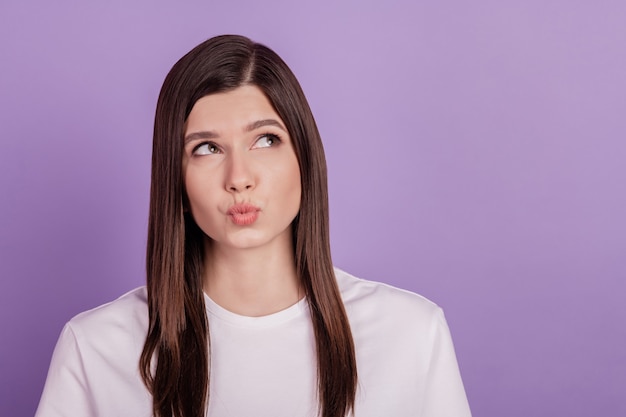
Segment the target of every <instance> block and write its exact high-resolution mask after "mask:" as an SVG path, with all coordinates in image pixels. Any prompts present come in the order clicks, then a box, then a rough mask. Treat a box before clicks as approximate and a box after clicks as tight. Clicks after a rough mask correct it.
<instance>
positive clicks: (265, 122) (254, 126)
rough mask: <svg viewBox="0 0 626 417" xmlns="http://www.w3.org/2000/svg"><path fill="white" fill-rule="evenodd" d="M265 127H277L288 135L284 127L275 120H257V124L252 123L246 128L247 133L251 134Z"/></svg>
mask: <svg viewBox="0 0 626 417" xmlns="http://www.w3.org/2000/svg"><path fill="white" fill-rule="evenodd" d="M263 126H276V127H277V128H279V129H280V130H282V131H283V132H285V133H287V130H286V129H285V128H284V127H283V125H282V124H281V123H280V122H279V121H278V120H274V119H264V120H257V121H256V122H252V123H250V124H248V125H247V126H246V132H251V131H253V130H255V129H258V128H260V127H263Z"/></svg>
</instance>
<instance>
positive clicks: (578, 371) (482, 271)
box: [0, 0, 626, 417]
mask: <svg viewBox="0 0 626 417" xmlns="http://www.w3.org/2000/svg"><path fill="white" fill-rule="evenodd" d="M105 3H108V5H105ZM130 3H132V4H130ZM365 3H367V2H363V1H356V0H354V1H350V0H347V1H342V2H334V1H318V2H308V3H302V4H301V2H291V1H278V0H276V1H263V2H260V1H229V2H227V1H188V2H175V1H154V0H150V1H148V0H143V1H134V2H122V1H119V2H118V1H113V2H80V1H68V0H63V1H54V2H46V1H43V0H41V1H19V2H18V1H6V0H4V1H3V2H2V3H1V4H0V60H1V61H0V62H1V64H0V132H1V145H2V148H1V149H2V150H1V152H0V174H1V175H0V199H1V203H0V277H1V278H2V291H1V292H0V309H1V314H0V323H1V327H0V328H1V329H2V339H1V342H0V352H1V358H0V360H1V362H0V386H1V393H0V415H2V416H28V415H32V413H33V412H34V410H35V407H36V404H37V402H38V398H39V395H40V392H41V388H42V386H43V382H44V379H45V375H46V371H47V366H48V362H49V360H50V356H51V353H52V349H53V346H54V344H55V341H56V338H57V336H58V334H59V332H60V330H61V327H62V325H63V323H65V322H66V321H67V320H68V319H69V318H70V317H71V316H73V315H74V314H76V313H78V312H80V311H82V310H85V309H87V308H90V307H94V306H96V305H98V304H100V303H103V302H105V301H109V300H111V299H113V298H115V297H116V296H118V295H120V294H121V293H123V292H125V291H126V290H129V289H131V288H133V287H135V286H138V285H141V284H142V283H143V281H144V268H143V260H144V246H145V240H146V237H145V235H146V223H147V220H146V218H147V204H148V189H149V164H150V152H151V130H152V118H153V111H154V106H155V102H156V97H157V94H158V90H159V88H160V84H161V82H162V80H163V78H164V76H165V74H166V73H167V71H168V70H169V68H170V66H171V65H172V64H173V63H174V62H175V60H176V59H178V58H179V57H180V56H181V55H182V54H183V53H184V52H186V51H187V50H188V49H190V48H191V47H193V46H195V45H196V44H197V43H199V42H200V41H202V40H204V39H206V38H208V37H210V36H213V35H216V34H221V33H241V34H244V35H248V36H250V37H252V38H253V39H255V40H258V41H261V42H263V43H266V44H268V45H270V46H271V47H272V48H274V49H275V50H276V51H277V52H278V53H279V54H281V55H282V56H283V57H284V58H285V60H286V61H287V62H288V63H289V64H290V66H291V67H292V69H293V70H294V72H295V73H296V75H297V76H298V77H299V79H300V81H301V83H302V85H303V87H304V90H305V92H306V93H307V95H308V97H309V100H310V103H311V106H312V107H313V111H314V113H315V115H316V117H317V121H318V124H319V127H320V130H321V132H322V137H323V138H324V142H325V145H326V151H327V155H328V164H329V170H330V194H331V196H330V197H331V227H332V240H333V242H332V243H333V254H334V259H335V263H336V264H337V265H338V266H340V267H342V268H344V269H347V270H349V271H350V272H353V273H355V274H357V275H360V276H362V277H365V278H369V279H375V280H381V281H386V282H389V283H391V284H395V285H398V286H401V287H404V288H408V289H411V290H413V291H417V292H419V293H422V294H423V295H425V296H427V297H429V298H431V299H432V300H434V301H436V302H437V303H438V304H440V305H441V306H443V307H444V309H445V311H446V315H447V318H448V320H449V323H450V326H451V329H452V332H453V336H454V340H455V344H456V348H457V354H458V358H459V361H460V366H461V370H462V373H463V376H464V380H465V384H466V389H467V393H468V396H469V400H470V404H471V406H472V409H473V411H474V414H475V415H476V416H488V417H499V416H509V417H528V416H538V415H545V416H557V415H558V416H570V417H577V416H581V417H582V416H584V417H588V416H591V415H594V416H623V415H626V399H625V396H624V392H625V390H626V325H625V323H626V308H625V307H624V301H623V299H624V293H625V291H626V283H625V278H626V263H625V258H626V256H625V255H626V219H625V215H624V213H626V186H625V180H626V163H625V161H626V116H625V114H626V23H625V22H626V6H625V4H626V3H624V2H623V1H621V0H620V1H602V2H584V1H569V0H567V1H566V0H563V1H546V0H542V1H534V0H533V1H524V2H502V1H495V0H493V1H478V2H465V1H456V2H454V1H438V2H426V1H418V2H409V1H407V2H406V3H404V4H403V3H402V2H383V1H379V2H370V3H371V4H365ZM512 3H518V4H516V5H514V4H512ZM87 4H88V5H87Z"/></svg>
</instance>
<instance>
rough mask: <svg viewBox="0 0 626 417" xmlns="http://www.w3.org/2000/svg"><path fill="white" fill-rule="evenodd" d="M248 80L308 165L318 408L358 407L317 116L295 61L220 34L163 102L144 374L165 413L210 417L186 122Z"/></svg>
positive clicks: (344, 410)
mask: <svg viewBox="0 0 626 417" xmlns="http://www.w3.org/2000/svg"><path fill="white" fill-rule="evenodd" d="M243 85H254V86H257V87H258V88H260V89H261V90H262V91H263V93H264V94H265V95H266V96H267V98H268V99H269V101H270V102H271V103H272V105H273V106H274V109H275V110H276V112H277V113H278V115H279V116H280V117H281V119H282V120H283V121H284V123H285V126H286V128H287V131H288V132H289V135H290V137H291V138H292V140H293V144H294V149H295V153H296V156H297V159H298V163H299V166H300V177H301V186H302V195H301V202H300V211H299V213H298V215H297V216H296V218H295V219H294V221H293V224H292V233H293V243H294V245H293V246H294V259H295V264H296V271H297V273H298V277H299V279H300V280H301V283H302V286H303V288H304V291H305V295H306V298H307V302H308V305H309V311H310V314H311V321H312V324H313V329H314V334H315V344H316V354H317V387H318V403H319V410H318V414H319V416H321V417H343V416H345V415H346V414H348V413H350V412H352V413H353V412H354V402H355V396H356V387H357V368H356V357H355V351H354V342H353V339H352V333H351V330H350V324H349V322H348V318H347V315H346V311H345V308H344V305H343V302H342V300H341V295H340V293H339V288H338V286H337V282H336V279H335V274H334V271H333V264H332V259H331V254H330V237H329V224H328V223H329V221H328V188H327V174H326V160H325V157H324V149H323V146H322V141H321V138H320V135H319V132H318V129H317V126H316V124H315V120H314V118H313V114H312V112H311V109H310V108H309V105H308V103H307V100H306V98H305V96H304V93H303V92H302V89H301V87H300V85H299V83H298V81H297V79H296V77H295V76H294V74H293V73H292V72H291V70H290V69H289V67H288V66H287V65H286V64H285V62H284V61H283V60H282V59H281V58H280V57H279V56H278V55H277V54H276V53H275V52H274V51H272V50H271V49H269V48H267V47H266V46H264V45H261V44H258V43H254V42H252V41H251V40H250V39H248V38H245V37H242V36H236V35H223V36H218V37H215V38H211V39H209V40H207V41H205V42H203V43H202V44H200V45H198V46H197V47H195V48H194V49H192V50H191V51H190V52H189V53H187V54H186V55H185V56H183V57H182V58H181V59H180V60H179V61H178V62H177V63H176V64H175V65H174V66H173V67H172V69H171V70H170V72H169V73H168V75H167V77H166V78H165V81H164V83H163V87H162V88H161V92H160V94H159V99H158V102H157V108H156V115H155V122H154V137H153V149H152V175H151V188H150V213H149V220H148V242H147V255H146V270H147V291H148V312H149V326H148V334H147V337H146V341H145V344H144V347H143V352H142V354H141V358H140V363H139V368H140V373H141V377H142V379H143V381H144V383H145V385H146V387H147V388H148V390H149V391H150V393H151V394H152V397H153V414H154V416H155V417H201V416H204V415H205V413H206V410H207V407H208V401H209V400H210V399H209V383H210V381H209V374H210V370H209V366H210V351H211V341H210V338H209V331H208V329H209V323H208V320H207V316H206V310H205V304H204V296H203V291H202V271H203V268H204V265H206V264H207V263H209V262H211V259H205V258H204V251H203V239H204V233H203V232H202V231H201V230H200V228H199V227H198V226H197V225H196V223H195V222H194V220H193V218H192V217H191V214H190V213H189V212H188V211H187V210H186V196H185V187H184V180H183V171H182V169H183V168H182V160H183V135H184V125H185V122H186V120H187V117H188V116H189V113H190V112H191V109H192V107H193V105H194V104H195V103H196V101H197V100H198V99H200V98H202V97H204V96H206V95H209V94H215V93H219V92H227V91H230V90H233V89H235V88H237V87H240V86H243Z"/></svg>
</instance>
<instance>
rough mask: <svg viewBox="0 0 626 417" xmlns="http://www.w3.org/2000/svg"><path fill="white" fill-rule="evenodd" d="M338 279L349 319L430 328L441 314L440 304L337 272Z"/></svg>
mask: <svg viewBox="0 0 626 417" xmlns="http://www.w3.org/2000/svg"><path fill="white" fill-rule="evenodd" d="M335 276H336V278H337V284H338V286H339V290H340V292H341V296H342V299H343V302H344V305H345V307H346V311H347V313H348V315H353V316H354V315H357V316H359V317H363V316H365V317H369V316H372V318H373V317H375V318H376V320H378V321H380V320H386V321H387V320H388V321H390V322H393V321H394V320H398V319H409V318H410V319H411V320H412V321H413V322H414V323H415V324H419V322H420V321H421V322H424V324H427V322H428V323H430V322H432V320H434V319H437V318H438V316H439V315H441V314H442V310H441V308H440V307H439V306H438V305H437V304H435V303H434V302H432V301H431V300H429V299H427V298H426V297H424V296H422V295H419V294H417V293H414V292H411V291H408V290H404V289H401V288H397V287H394V286H392V285H389V284H385V283H382V282H376V281H369V280H365V279H361V278H357V277H355V276H354V275H351V274H349V273H347V272H345V271H343V270H341V269H338V268H335Z"/></svg>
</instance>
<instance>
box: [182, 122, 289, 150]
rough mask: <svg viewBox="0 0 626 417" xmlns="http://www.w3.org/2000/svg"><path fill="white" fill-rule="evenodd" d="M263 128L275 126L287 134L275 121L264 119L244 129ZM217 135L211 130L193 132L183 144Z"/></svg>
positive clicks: (247, 130) (212, 137)
mask: <svg viewBox="0 0 626 417" xmlns="http://www.w3.org/2000/svg"><path fill="white" fill-rule="evenodd" d="M263 126H276V127H277V128H279V129H280V130H282V131H283V132H285V133H287V130H286V129H285V128H284V127H283V125H282V124H281V123H280V122H279V121H278V120H275V119H264V120H257V121H255V122H252V123H249V124H248V125H246V127H245V128H244V129H245V131H246V132H251V131H253V130H256V129H259V128H261V127H263ZM218 137H219V135H218V134H217V133H216V132H213V131H211V130H203V131H201V132H193V133H190V134H188V135H187V136H185V144H187V143H189V142H191V141H192V140H198V139H215V138H218Z"/></svg>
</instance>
